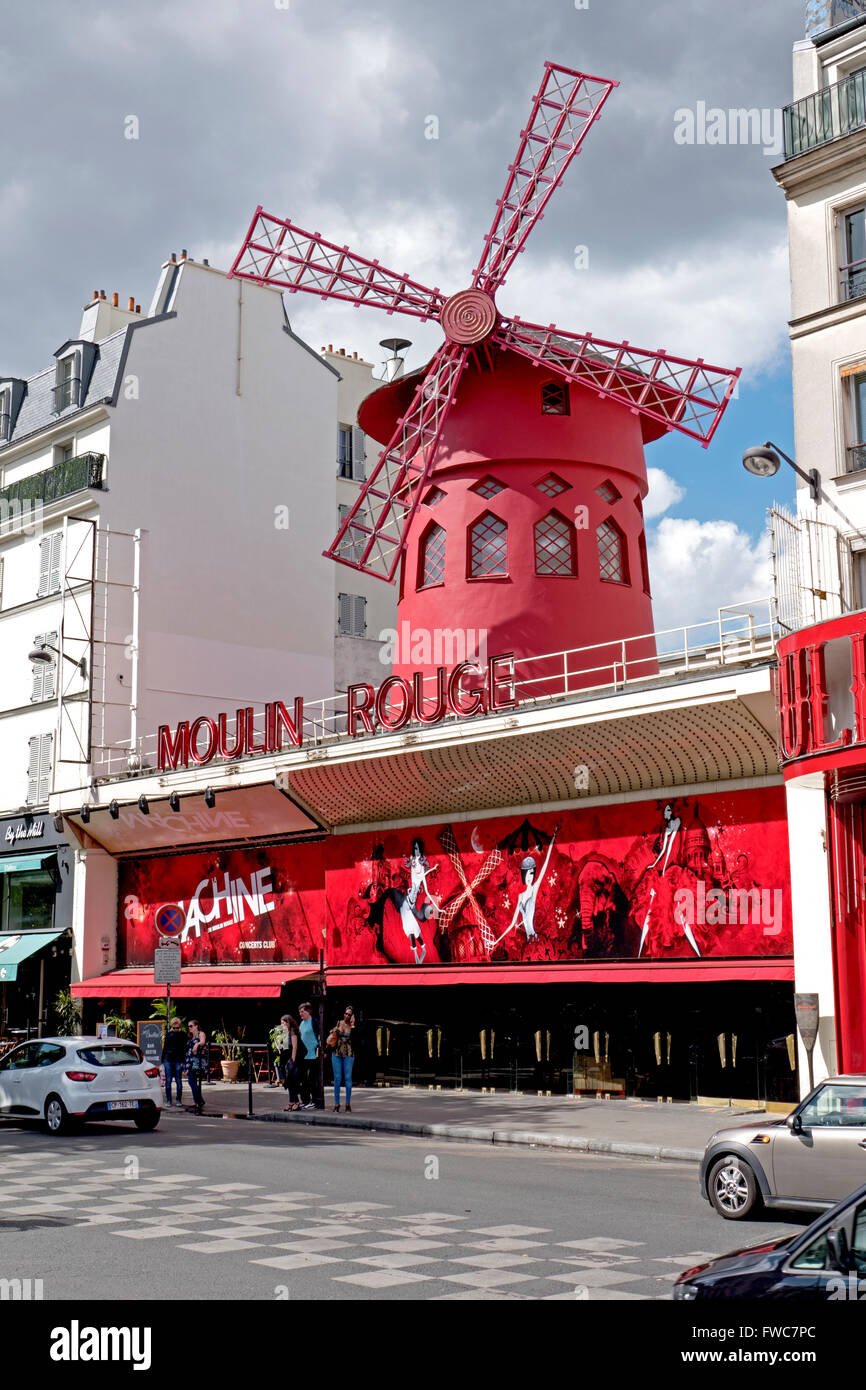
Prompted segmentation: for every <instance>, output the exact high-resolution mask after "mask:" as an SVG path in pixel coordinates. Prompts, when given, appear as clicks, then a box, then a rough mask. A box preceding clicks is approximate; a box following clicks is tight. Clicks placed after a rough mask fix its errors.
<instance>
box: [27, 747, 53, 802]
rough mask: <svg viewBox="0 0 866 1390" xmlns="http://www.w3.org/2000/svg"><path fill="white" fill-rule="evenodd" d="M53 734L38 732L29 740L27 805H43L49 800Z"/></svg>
mask: <svg viewBox="0 0 866 1390" xmlns="http://www.w3.org/2000/svg"><path fill="white" fill-rule="evenodd" d="M53 742H54V736H53V734H36V735H35V736H34V737H33V738H31V739H30V740H29V743H28V746H29V749H30V759H29V763H28V766H27V805H28V806H42V805H44V804H45V803H46V802H47V801H48V792H49V790H50V787H51V750H52V744H53Z"/></svg>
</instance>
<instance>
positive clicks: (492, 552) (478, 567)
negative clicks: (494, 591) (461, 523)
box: [469, 512, 508, 579]
mask: <svg viewBox="0 0 866 1390" xmlns="http://www.w3.org/2000/svg"><path fill="white" fill-rule="evenodd" d="M507 574H508V527H507V526H506V524H505V522H504V521H502V520H501V519H500V518H499V517H498V516H494V515H493V513H492V512H485V513H484V515H483V516H481V517H479V518H478V520H477V521H476V522H475V524H474V525H473V526H470V528H469V575H470V578H472V579H497V578H504V577H505V576H506V575H507Z"/></svg>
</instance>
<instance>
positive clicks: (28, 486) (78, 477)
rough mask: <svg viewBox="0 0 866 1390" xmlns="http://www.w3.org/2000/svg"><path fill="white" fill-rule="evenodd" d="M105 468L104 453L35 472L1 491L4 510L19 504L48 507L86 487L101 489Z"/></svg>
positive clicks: (0, 505) (87, 455)
mask: <svg viewBox="0 0 866 1390" xmlns="http://www.w3.org/2000/svg"><path fill="white" fill-rule="evenodd" d="M104 465H105V455H104V454H79V455H78V456H77V457H76V458H73V459H65V460H64V461H63V463H56V464H55V465H54V467H53V468H46V469H44V471H43V472H41V473H31V474H30V476H29V477H27V478H19V479H18V481H17V482H16V483H10V484H9V486H8V487H4V488H0V507H2V505H3V504H4V503H5V504H6V506H7V507H9V506H11V505H12V504H13V503H16V502H17V503H18V504H19V505H21V504H28V503H30V504H32V503H34V502H41V503H43V504H45V505H47V504H48V503H50V502H57V501H58V500H59V499H60V498H61V497H70V496H71V495H72V493H73V492H83V491H84V489H85V488H89V487H97V488H101V487H102V483H103V476H102V475H103V469H104Z"/></svg>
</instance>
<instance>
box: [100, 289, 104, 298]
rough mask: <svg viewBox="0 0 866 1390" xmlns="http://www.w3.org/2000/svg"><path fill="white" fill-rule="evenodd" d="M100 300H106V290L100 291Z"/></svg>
mask: <svg viewBox="0 0 866 1390" xmlns="http://www.w3.org/2000/svg"><path fill="white" fill-rule="evenodd" d="M99 298H100V299H104V298H105V290H100V291H99Z"/></svg>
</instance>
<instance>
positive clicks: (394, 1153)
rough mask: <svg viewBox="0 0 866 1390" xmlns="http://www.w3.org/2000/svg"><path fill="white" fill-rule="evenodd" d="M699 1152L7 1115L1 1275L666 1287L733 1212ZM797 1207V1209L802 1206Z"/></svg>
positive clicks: (265, 1285) (73, 1287) (0, 1200)
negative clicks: (78, 1130) (712, 1193)
mask: <svg viewBox="0 0 866 1390" xmlns="http://www.w3.org/2000/svg"><path fill="white" fill-rule="evenodd" d="M696 1173H697V1170H696V1168H695V1166H694V1165H692V1164H683V1163H658V1162H651V1161H645V1160H639V1159H625V1158H613V1157H607V1156H604V1157H602V1156H599V1157H595V1156H589V1155H586V1156H578V1155H570V1154H562V1153H555V1152H550V1151H543V1150H538V1151H532V1150H529V1151H527V1150H520V1149H515V1150H510V1149H504V1148H493V1147H492V1146H490V1145H482V1144H474V1143H473V1144H469V1143H465V1144H464V1143H459V1142H458V1143H438V1144H437V1143H433V1142H431V1141H430V1140H429V1139H410V1138H404V1137H402V1136H400V1137H397V1136H390V1135H388V1136H386V1135H376V1134H367V1133H357V1132H352V1131H345V1130H335V1131H322V1130H317V1129H309V1130H301V1129H299V1128H298V1127H297V1126H294V1125H269V1124H261V1123H250V1122H247V1121H244V1120H241V1119H218V1118H212V1119H211V1118H208V1117H207V1116H201V1117H197V1116H193V1115H185V1114H184V1115H171V1116H166V1117H164V1118H163V1122H162V1124H161V1126H160V1129H159V1130H158V1131H157V1132H156V1133H154V1134H139V1133H138V1132H137V1131H136V1130H134V1129H133V1128H132V1127H131V1126H130V1127H128V1128H127V1127H126V1126H125V1125H119V1124H118V1125H103V1126H91V1127H88V1129H87V1130H86V1131H85V1132H84V1133H83V1134H80V1135H72V1136H68V1137H64V1138H61V1139H52V1138H50V1137H49V1136H48V1135H47V1134H45V1133H44V1132H43V1131H41V1130H40V1129H39V1128H38V1127H36V1126H35V1125H33V1126H29V1127H26V1128H21V1127H18V1126H15V1125H13V1124H10V1123H9V1122H7V1121H2V1122H0V1174H2V1184H0V1280H2V1279H28V1278H29V1279H31V1280H36V1279H39V1280H42V1287H41V1293H42V1297H43V1298H44V1299H45V1300H53V1299H66V1298H73V1297H78V1298H81V1297H85V1298H100V1299H108V1300H111V1299H115V1298H159V1299H222V1300H224V1299H236V1300H237V1299H241V1300H244V1299H274V1300H283V1299H325V1298H327V1299H383V1298H384V1299H389V1300H390V1299H401V1300H403V1299H411V1300H417V1299H485V1300H487V1299H502V1298H509V1299H514V1298H518V1299H527V1298H529V1299H580V1300H587V1301H600V1300H625V1299H635V1298H638V1299H663V1298H669V1297H670V1292H671V1287H672V1283H673V1280H674V1279H675V1278H676V1276H677V1275H678V1274H679V1273H680V1272H681V1271H682V1270H683V1269H686V1268H688V1267H689V1266H691V1265H694V1264H697V1263H699V1262H700V1260H701V1259H702V1258H706V1257H707V1256H708V1255H710V1254H719V1253H721V1252H723V1251H726V1250H730V1249H734V1248H736V1247H737V1246H740V1245H749V1244H757V1243H758V1242H759V1241H761V1240H764V1239H766V1238H767V1237H768V1236H770V1235H775V1234H777V1233H782V1232H784V1231H788V1230H793V1229H798V1227H797V1226H793V1225H786V1224H784V1223H782V1222H780V1221H778V1220H777V1219H775V1218H772V1219H771V1218H766V1219H763V1220H758V1221H748V1222H725V1221H722V1220H721V1219H720V1218H719V1217H717V1216H716V1215H715V1214H714V1213H713V1212H712V1211H711V1209H710V1208H709V1206H708V1205H707V1204H706V1203H705V1202H703V1201H702V1200H701V1199H700V1197H699V1195H698V1191H697V1177H696ZM804 1220H805V1218H804Z"/></svg>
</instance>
